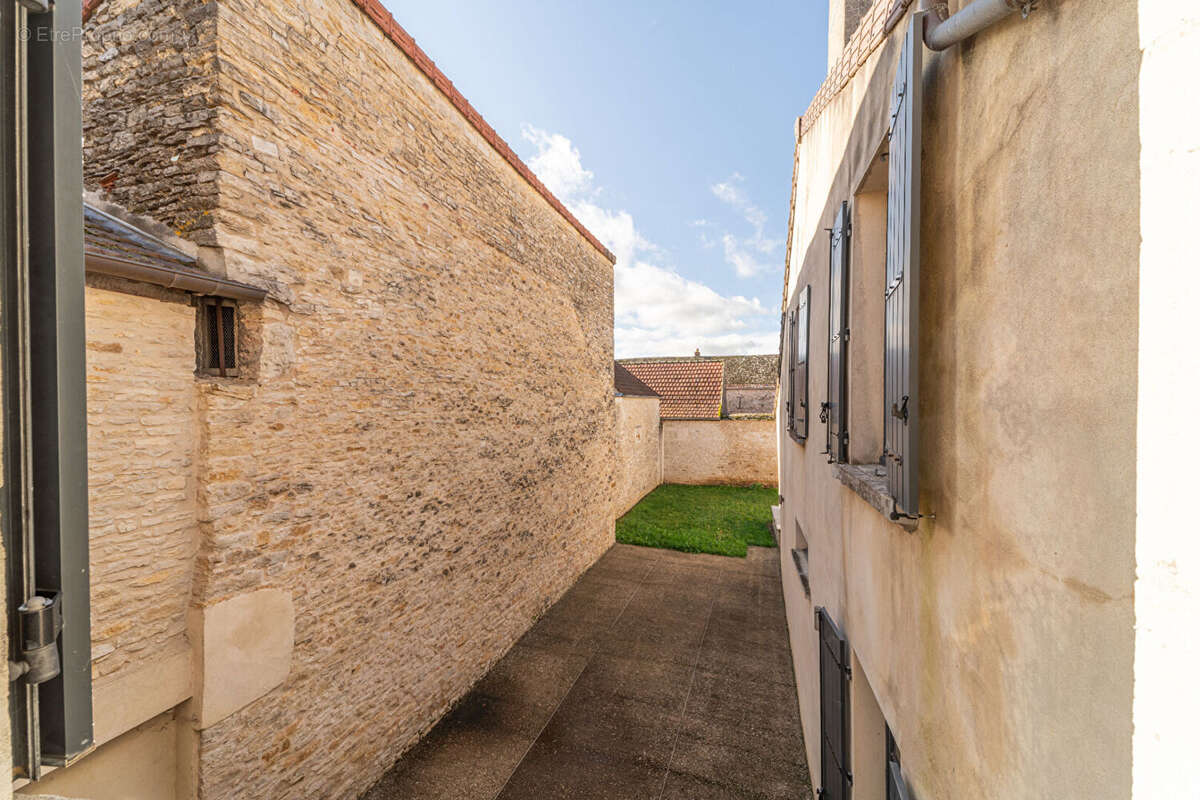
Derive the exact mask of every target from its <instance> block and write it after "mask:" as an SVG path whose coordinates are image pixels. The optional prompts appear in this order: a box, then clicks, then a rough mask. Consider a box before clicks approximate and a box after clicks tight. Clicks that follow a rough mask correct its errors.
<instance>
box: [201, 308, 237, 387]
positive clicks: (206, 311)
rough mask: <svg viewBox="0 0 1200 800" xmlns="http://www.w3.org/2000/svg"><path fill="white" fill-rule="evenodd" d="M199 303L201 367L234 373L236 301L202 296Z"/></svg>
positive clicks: (210, 371)
mask: <svg viewBox="0 0 1200 800" xmlns="http://www.w3.org/2000/svg"><path fill="white" fill-rule="evenodd" d="M199 307H200V320H199V322H200V335H199V339H200V371H201V372H202V373H204V374H206V375H219V376H221V377H223V378H224V377H237V375H238V347H237V328H238V326H237V303H235V302H234V301H233V300H228V299H226V298H223V297H202V298H200V302H199Z"/></svg>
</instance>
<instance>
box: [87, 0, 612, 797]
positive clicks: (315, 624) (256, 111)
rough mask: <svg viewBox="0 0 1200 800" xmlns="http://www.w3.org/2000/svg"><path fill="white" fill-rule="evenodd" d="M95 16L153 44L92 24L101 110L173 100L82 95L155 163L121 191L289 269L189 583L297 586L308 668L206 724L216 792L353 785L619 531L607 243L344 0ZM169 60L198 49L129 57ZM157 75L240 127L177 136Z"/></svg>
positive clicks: (259, 340) (242, 383) (118, 150)
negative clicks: (108, 36)
mask: <svg viewBox="0 0 1200 800" xmlns="http://www.w3.org/2000/svg"><path fill="white" fill-rule="evenodd" d="M118 15H119V16H118ZM210 22H211V24H213V25H215V28H214V29H211V30H215V36H216V38H215V39H210V38H208V37H209V33H211V30H210V28H208V27H206V26H207V25H209V24H210ZM188 24H190V25H193V26H194V27H195V28H196V32H197V33H198V36H197V37H196V38H193V39H191V40H186V39H185V40H184V41H183V43H182V44H180V45H179V46H178V48H177V49H174V50H172V49H171V48H174V47H175V44H173V42H174V41H175V40H173V39H170V38H168V43H167V44H166V45H163V46H160V47H157V48H145V47H140V46H138V45H137V36H136V34H137V32H138V30H142V31H144V32H147V33H148V32H149V31H151V30H153V31H160V30H173V29H174V28H175V27H177V26H179V25H185V26H186V25H188ZM91 27H92V28H96V29H100V28H104V29H106V30H113V29H117V28H121V29H123V30H124V31H125V32H126V34H127V38H129V44H127V45H126V44H117V45H115V47H116V52H115V53H112V54H110V55H105V53H106V52H107V51H103V50H98V49H92V50H88V45H86V44H85V72H86V73H87V75H88V76H89V80H88V82H87V84H86V85H85V90H84V91H85V109H88V108H97V107H99V106H102V105H103V104H102V103H100V102H99V100H96V102H94V103H93V102H92V100H93V99H95V98H98V97H99V95H100V94H102V93H103V92H106V91H110V92H117V93H120V92H121V91H122V90H123V89H122V87H124V90H127V91H130V92H135V93H136V94H137V95H138V97H139V101H138V108H139V109H140V110H138V111H137V113H139V114H142V113H144V114H149V115H152V116H154V115H159V114H161V115H162V116H161V118H157V117H156V118H155V119H153V120H150V121H149V122H147V123H146V124H145V125H141V126H140V127H139V128H138V130H140V131H142V133H141V134H139V135H140V136H141V137H142V139H144V141H142V140H138V139H137V138H136V137H129V138H128V140H127V139H126V138H124V137H121V136H118V135H112V130H110V129H109V128H107V127H105V125H106V120H107V118H106V117H100V116H97V117H93V118H91V122H90V123H89V118H88V117H87V116H86V115H85V135H86V137H87V147H88V148H89V152H90V153H91V154H92V157H93V158H95V159H99V160H103V162H104V163H106V164H115V165H126V166H127V168H128V169H130V170H133V171H135V172H138V171H140V172H141V173H142V174H140V175H139V176H138V178H137V179H136V181H135V183H136V185H132V184H131V185H130V186H127V187H125V188H124V189H122V191H123V195H122V198H118V199H123V200H124V201H125V202H127V203H128V204H130V205H140V208H135V209H134V210H143V211H144V210H148V209H153V208H155V207H159V206H161V207H163V208H167V209H169V210H171V213H172V214H174V215H178V216H179V217H180V218H184V217H186V212H187V210H188V209H191V208H196V209H200V211H199V213H200V214H205V213H207V212H208V211H210V210H211V220H212V222H211V227H208V228H202V229H201V228H197V230H202V233H201V234H199V235H198V237H199V240H200V241H202V242H203V243H205V244H209V245H212V246H213V247H214V248H215V249H216V250H215V252H216V254H217V255H219V256H220V259H214V261H215V262H216V261H220V260H222V259H223V263H224V268H225V271H226V273H227V274H228V276H229V277H231V278H234V279H237V280H241V281H246V282H250V283H254V284H257V285H260V286H264V287H267V288H268V289H269V290H270V294H269V296H268V298H267V300H266V301H265V302H264V303H263V304H262V305H261V307H260V308H252V307H245V306H244V307H243V309H242V315H241V326H240V330H241V332H242V335H243V345H244V348H245V352H244V356H245V364H246V370H245V372H244V374H243V376H242V377H240V378H238V379H225V380H221V379H203V380H201V381H200V383H199V400H198V409H199V415H200V418H201V420H202V428H203V433H202V445H201V448H200V452H199V454H198V457H197V464H196V468H197V486H198V497H197V500H198V508H199V520H200V545H199V553H198V558H197V567H196V573H195V579H194V582H193V589H192V602H193V605H194V606H195V607H196V608H197V609H202V610H205V609H209V608H212V607H214V606H216V605H218V604H220V603H224V602H228V601H232V600H234V599H236V598H238V597H240V596H242V595H246V594H248V593H251V592H257V591H259V590H265V589H270V590H272V591H275V590H278V591H282V592H286V593H287V594H288V595H290V596H291V599H292V602H293V608H294V634H293V647H292V649H291V650H290V671H289V672H288V674H287V676H286V678H285V679H284V681H283V683H282V684H281V685H280V686H278V687H277V688H275V689H274V690H271V691H270V692H269V693H268V694H267V695H266V696H265V697H262V698H260V699H257V700H254V701H252V702H250V704H249V705H246V706H245V707H243V708H241V709H240V710H237V711H234V712H233V713H232V714H231V715H230V716H227V717H225V718H223V719H220V720H219V721H217V722H215V723H214V724H212V725H211V726H209V727H206V728H203V730H201V731H199V734H198V736H197V737H196V738H195V740H194V741H193V743H192V744H190V745H189V747H190V748H192V749H193V751H194V752H196V753H198V758H199V771H198V777H197V780H198V791H199V795H200V797H202V798H206V799H207V798H238V800H251V799H252V798H271V800H287V799H288V798H312V797H354V796H357V794H358V793H360V792H361V791H363V790H364V789H365V788H366V787H368V786H369V785H371V783H372V782H374V781H375V780H376V779H377V778H378V777H379V776H380V775H381V774H382V773H383V772H384V770H386V769H387V768H388V767H389V766H390V765H391V764H392V763H393V762H394V761H395V759H396V758H397V757H398V756H399V755H400V754H401V753H403V752H404V751H405V750H406V749H407V748H408V747H409V746H410V745H411V744H413V743H414V742H415V741H416V739H417V737H418V736H419V735H420V734H421V733H422V732H423V731H425V730H427V729H428V728H429V727H431V726H432V725H433V724H434V723H435V722H436V720H437V719H438V718H439V717H440V716H441V714H442V713H443V712H444V711H445V710H446V709H447V708H449V707H450V705H451V704H452V703H453V702H454V700H455V699H457V698H458V697H460V696H461V695H462V694H463V693H464V692H465V691H466V690H467V689H468V688H469V687H470V686H471V684H472V683H473V682H474V681H475V680H476V679H477V678H478V677H480V676H481V675H482V674H483V673H484V672H485V671H486V670H487V668H488V667H489V666H490V665H491V664H492V663H493V662H494V661H496V660H497V659H498V658H499V657H500V656H501V655H502V654H503V653H504V652H505V651H506V650H507V649H508V648H509V647H510V646H511V644H512V643H513V642H514V641H515V640H516V639H517V638H518V637H519V636H520V635H521V634H522V633H523V632H524V631H525V630H526V629H527V628H528V626H529V625H530V624H531V622H532V621H533V620H534V619H535V618H536V617H537V616H538V615H539V614H540V613H541V612H542V611H543V610H544V609H545V608H546V607H548V605H549V604H550V603H552V602H553V601H554V600H555V599H557V598H558V597H559V596H560V595H561V594H562V592H563V591H565V589H566V588H567V587H568V586H570V585H571V583H572V582H573V581H574V580H575V579H576V578H577V577H578V575H579V574H580V573H581V572H582V571H583V570H584V569H586V568H587V567H588V566H589V565H590V564H591V563H592V562H593V561H594V560H595V559H596V558H597V557H598V556H599V555H600V554H601V553H602V552H604V550H605V549H607V548H608V547H609V546H610V545H611V544H612V542H613V500H612V487H613V482H614V465H613V443H614V410H613V399H612V321H613V318H612V266H611V264H610V263H609V261H608V260H607V258H605V256H604V255H602V254H601V253H600V252H598V251H597V250H596V249H595V248H594V247H593V246H592V245H591V244H589V243H588V242H587V241H586V240H585V239H584V238H583V237H582V236H581V235H580V233H579V232H578V231H577V230H576V229H575V228H573V227H572V226H571V225H570V224H569V223H568V222H567V221H566V220H564V218H563V217H562V216H560V215H559V214H558V213H557V212H556V211H554V210H553V209H552V208H551V207H550V206H549V205H548V203H547V202H546V200H545V199H544V198H543V197H541V196H540V195H539V194H537V193H536V192H535V190H534V189H533V188H531V187H530V185H529V184H528V183H526V182H525V180H523V179H522V178H521V177H520V176H519V175H518V174H517V173H516V171H515V170H514V169H513V167H512V166H511V165H510V164H509V163H507V162H506V161H505V160H504V159H503V158H502V157H501V156H500V155H499V154H498V153H497V152H496V151H495V150H494V149H492V147H491V146H489V144H488V143H487V142H486V141H485V140H484V139H483V137H482V136H481V135H480V134H479V133H478V132H477V131H476V130H475V129H474V128H473V127H471V125H470V124H469V123H468V122H467V121H466V120H465V119H464V118H463V116H462V115H461V114H460V113H459V112H458V111H457V110H456V109H455V108H453V107H452V106H451V104H450V103H449V101H448V100H447V99H446V97H445V96H444V95H443V94H442V93H441V92H440V91H439V90H438V89H437V88H436V87H434V86H433V85H432V84H431V83H430V82H429V80H428V79H427V78H426V77H424V75H422V74H420V73H419V72H418V70H417V69H416V67H415V66H414V65H413V64H412V63H411V62H410V61H409V60H408V58H407V57H406V56H405V55H404V54H403V53H402V52H401V50H400V49H399V48H398V47H397V46H396V45H395V44H394V43H393V42H391V41H389V40H388V39H387V38H386V37H385V35H384V34H383V32H382V31H381V30H380V29H379V28H378V27H377V26H376V25H375V24H374V23H373V22H372V21H371V19H370V18H369V17H367V16H366V15H365V14H364V13H363V12H362V10H360V9H359V8H358V7H357V6H356V5H355V4H353V3H351V2H350V1H349V0H319V1H318V2H311V3H304V4H295V3H285V2H282V0H267V1H266V2H260V3H241V2H235V1H234V0H219V2H216V3H211V2H201V1H200V0H185V2H182V3H171V4H168V3H164V2H150V3H144V4H132V3H129V2H122V1H121V0H113V2H112V4H111V7H110V4H109V3H106V4H104V5H101V6H100V8H99V10H98V11H97V12H96V16H95V17H94V18H93V20H92V23H91ZM156 41H157V39H156ZM210 41H211V45H210ZM209 47H211V48H215V49H208V50H206V48H209ZM102 55H104V59H103V60H101V56H102ZM217 57H219V61H220V65H221V66H220V70H219V71H216V70H215V68H214V67H212V66H211V65H212V64H213V63H214V62H215V60H216V58H217ZM150 58H153V59H165V60H167V61H169V62H170V63H172V64H175V63H176V60H178V59H181V60H182V61H183V63H186V64H188V65H199V67H198V69H200V71H201V74H200V75H199V76H198V77H197V76H192V77H191V78H188V79H187V80H183V78H182V76H181V81H182V83H180V82H176V83H167V84H163V85H161V86H159V87H156V86H155V85H153V81H152V80H151V79H147V80H142V79H138V80H136V81H132V82H131V83H130V84H129V85H125V84H122V82H121V77H122V75H126V74H128V75H142V74H151V73H152V71H150V72H146V71H145V70H143V69H142V65H143V64H144V63H145V62H144V59H150ZM205 65H210V66H209V67H205ZM189 68H190V67H189ZM206 69H207V71H205V70H206ZM180 70H181V71H182V67H180ZM214 81H215V84H214V83H213V82H214ZM214 85H216V86H217V89H216V90H210V89H211V87H212V86H214ZM155 91H160V92H165V93H178V92H183V93H184V94H185V95H187V96H188V100H187V102H188V104H190V106H189V107H190V108H192V109H193V110H192V111H188V110H185V111H184V114H185V116H186V115H187V114H188V113H194V114H195V115H196V117H197V122H200V121H204V122H205V125H208V124H209V123H210V122H212V118H211V116H210V113H209V112H210V110H213V109H215V114H216V118H215V122H212V124H214V125H216V127H218V128H219V130H220V134H219V137H216V136H212V137H209V136H208V128H206V127H205V126H200V127H198V128H197V129H196V134H195V138H194V140H193V138H192V137H191V135H190V134H189V135H188V136H187V137H185V138H184V139H183V140H182V141H178V142H176V141H175V140H174V139H173V138H172V137H173V136H174V135H175V132H176V131H178V130H179V128H178V127H175V125H174V123H173V122H169V121H168V118H170V119H174V115H173V111H172V109H174V108H175V105H174V103H173V100H172V98H174V97H175V95H174V94H170V97H165V98H161V99H159V100H156V99H155V98H154V97H149V98H148V99H147V95H148V94H149V95H153V93H154V92H155ZM193 91H194V92H195V94H194V95H193V94H190V93H191V92H193ZM130 113H134V112H132V111H131V112H130ZM173 155H179V156H180V159H179V160H180V161H184V162H185V164H184V165H183V166H180V167H178V169H184V170H187V171H188V172H187V174H188V176H189V182H185V183H183V184H182V185H181V186H178V187H172V186H171V185H170V182H169V180H163V178H164V176H165V177H167V178H169V176H170V174H171V170H174V169H176V167H174V166H172V164H174V163H175V162H173V161H172V159H171V156H173ZM210 157H211V159H212V160H213V162H212V165H213V169H212V171H211V173H210V172H205V171H204V170H200V171H199V172H195V171H192V170H193V168H194V167H195V166H196V164H195V163H194V162H193V161H192V160H193V159H201V160H202V161H203V162H204V163H203V164H202V166H203V167H205V168H207V167H208V166H209V162H208V161H207V160H206V159H209V158H210ZM123 169H124V167H123ZM124 174H125V173H124V172H122V175H124ZM89 175H92V176H93V179H96V178H99V177H102V176H99V175H96V174H95V173H94V172H89ZM119 183H120V181H119ZM118 188H120V187H118ZM207 218H208V217H206V219H207ZM529 397H539V398H545V399H546V401H545V402H540V403H529V402H526V400H527V398H529ZM210 616H211V615H208V614H204V615H203V619H206V620H207V619H208V618H209V617H210ZM253 620H254V617H253V615H252V616H251V619H250V622H253ZM258 620H259V622H260V624H262V625H271V624H275V623H276V622H277V621H276V620H275V619H274V618H272V617H268V616H259V617H258ZM247 624H249V622H248V623H247ZM198 719H199V718H198ZM281 720H284V721H286V722H281Z"/></svg>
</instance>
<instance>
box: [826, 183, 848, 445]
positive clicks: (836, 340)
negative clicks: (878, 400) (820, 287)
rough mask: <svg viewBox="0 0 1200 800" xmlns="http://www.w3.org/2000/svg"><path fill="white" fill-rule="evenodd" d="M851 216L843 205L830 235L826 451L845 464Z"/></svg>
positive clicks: (845, 205) (846, 206)
mask: <svg viewBox="0 0 1200 800" xmlns="http://www.w3.org/2000/svg"><path fill="white" fill-rule="evenodd" d="M849 290H850V212H849V206H848V205H847V204H846V203H842V205H841V207H840V208H839V209H838V213H837V217H836V218H835V219H834V222H833V228H831V229H830V231H829V387H828V395H827V399H826V401H825V408H824V409H823V410H824V412H825V415H826V416H825V423H826V424H825V449H826V452H828V453H829V460H830V461H831V462H833V461H845V460H846V453H847V451H848V450H849V444H850V437H849V433H848V431H847V430H846V360H847V358H846V356H847V353H848V352H849V350H848V348H847V344H848V342H849V340H850V329H849V328H848V327H847V324H848V323H849V318H850V314H849V311H850V309H849V303H850V291H849Z"/></svg>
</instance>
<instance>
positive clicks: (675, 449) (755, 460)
mask: <svg viewBox="0 0 1200 800" xmlns="http://www.w3.org/2000/svg"><path fill="white" fill-rule="evenodd" d="M662 438H663V483H693V484H731V485H735V486H748V485H750V484H754V483H761V484H763V485H764V486H774V485H775V482H776V480H778V467H777V466H776V451H775V422H774V420H769V419H744V420H743V419H722V420H670V419H665V420H663V423H662Z"/></svg>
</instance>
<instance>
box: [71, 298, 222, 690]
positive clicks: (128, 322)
mask: <svg viewBox="0 0 1200 800" xmlns="http://www.w3.org/2000/svg"><path fill="white" fill-rule="evenodd" d="M85 302H86V306H85V308H86V324H87V390H88V397H87V410H88V519H89V528H90V536H89V545H90V564H91V578H92V673H93V675H94V676H95V677H96V678H101V677H106V676H109V675H113V674H114V673H118V672H121V671H122V670H126V669H129V668H134V667H137V666H140V665H144V664H145V663H147V662H149V661H153V660H155V659H157V658H159V657H161V656H162V655H163V654H164V652H166V651H168V650H172V649H175V648H177V647H179V646H182V642H183V636H184V630H185V628H186V613H187V606H188V600H189V598H190V596H191V585H192V564H193V561H194V559H195V555H196V546H197V535H198V534H197V525H196V513H197V507H196V464H195V459H194V453H195V451H196V448H197V446H198V444H199V436H200V428H199V420H198V417H197V403H196V386H195V378H194V372H195V369H196V348H195V338H194V337H195V330H196V311H195V309H193V308H192V307H191V306H189V305H187V304H186V302H184V301H183V300H182V296H181V297H180V298H173V299H170V300H167V299H158V298H155V297H140V296H137V295H132V294H127V293H123V292H115V291H106V290H104V289H99V288H95V287H93V286H89V287H88V288H87V292H86V296H85Z"/></svg>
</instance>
